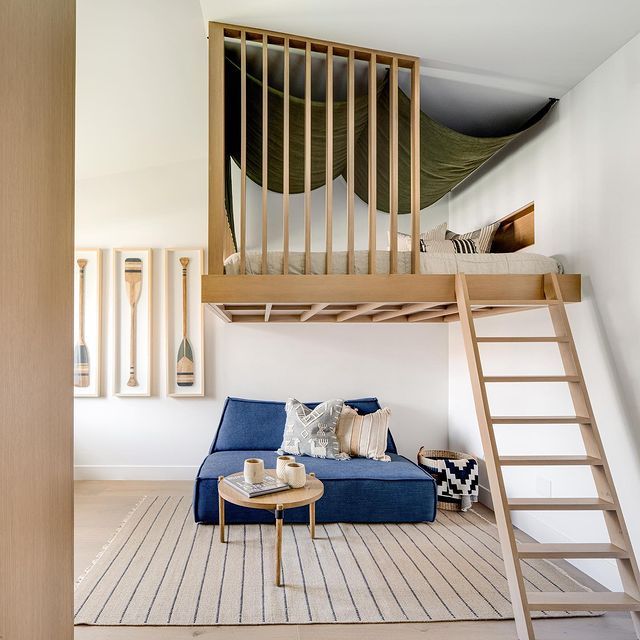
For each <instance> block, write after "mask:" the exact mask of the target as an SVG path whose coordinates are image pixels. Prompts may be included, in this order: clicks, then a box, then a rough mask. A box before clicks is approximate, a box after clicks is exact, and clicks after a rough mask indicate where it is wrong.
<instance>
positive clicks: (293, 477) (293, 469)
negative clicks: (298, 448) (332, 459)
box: [287, 462, 307, 489]
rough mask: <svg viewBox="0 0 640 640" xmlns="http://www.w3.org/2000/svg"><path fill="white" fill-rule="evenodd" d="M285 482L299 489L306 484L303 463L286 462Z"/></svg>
mask: <svg viewBox="0 0 640 640" xmlns="http://www.w3.org/2000/svg"><path fill="white" fill-rule="evenodd" d="M287 483H288V484H289V486H290V487H291V488H292V489H300V488H301V487H304V485H305V484H307V474H306V472H305V469H304V465H303V464H300V463H299V462H289V463H287Z"/></svg>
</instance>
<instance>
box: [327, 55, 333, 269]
mask: <svg viewBox="0 0 640 640" xmlns="http://www.w3.org/2000/svg"><path fill="white" fill-rule="evenodd" d="M325 108H326V110H327V116H326V117H327V125H326V128H327V133H326V136H327V137H326V157H325V162H326V167H325V174H326V177H325V181H326V183H327V186H326V191H325V217H326V220H325V224H326V230H325V238H326V239H325V242H326V253H327V267H326V272H327V274H330V273H333V47H332V46H331V45H329V46H328V47H327V88H326V107H325Z"/></svg>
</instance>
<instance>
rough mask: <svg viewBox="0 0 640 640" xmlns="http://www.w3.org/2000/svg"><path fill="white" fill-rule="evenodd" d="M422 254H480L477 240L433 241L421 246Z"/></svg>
mask: <svg viewBox="0 0 640 640" xmlns="http://www.w3.org/2000/svg"><path fill="white" fill-rule="evenodd" d="M420 251H421V252H422V253H480V251H479V250H478V245H477V243H476V241H475V240H463V239H461V238H456V239H455V240H432V241H431V242H425V243H421V244H420Z"/></svg>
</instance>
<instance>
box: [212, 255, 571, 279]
mask: <svg viewBox="0 0 640 640" xmlns="http://www.w3.org/2000/svg"><path fill="white" fill-rule="evenodd" d="M282 255H283V253H282V251H269V252H268V253H267V272H268V273H269V274H274V275H277V274H281V273H282ZM368 255H369V252H368V251H356V252H355V272H356V273H361V274H366V273H368V272H369V265H368ZM224 265H225V273H227V274H230V275H238V274H239V273H240V254H239V253H234V254H233V255H231V256H229V257H228V258H227V259H226V260H225V263H224ZM376 265H377V273H389V252H388V251H377V252H376ZM311 271H312V273H313V274H314V275H323V274H324V273H326V254H325V253H324V252H314V253H312V254H311ZM562 272H563V269H562V265H561V264H560V263H559V262H558V261H557V260H556V259H555V258H549V257H547V256H541V255H538V254H537V253H524V252H519V253H474V254H464V253H421V254H420V273H425V274H429V273H447V274H451V273H562ZM246 273H247V274H251V275H254V274H261V273H262V254H261V253H260V252H259V251H248V252H247V255H246ZM289 273H290V274H294V275H303V274H304V253H303V252H301V251H295V252H290V253H289ZM333 273H335V274H345V273H347V252H346V251H338V252H335V253H334V254H333ZM398 273H411V252H410V251H399V252H398Z"/></svg>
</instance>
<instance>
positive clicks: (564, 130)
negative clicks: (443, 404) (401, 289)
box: [449, 36, 640, 587]
mask: <svg viewBox="0 0 640 640" xmlns="http://www.w3.org/2000/svg"><path fill="white" fill-rule="evenodd" d="M638 113H640V36H637V37H636V38H635V39H633V40H632V41H630V42H629V43H628V44H627V45H625V46H624V47H623V48H622V49H621V50H620V51H618V52H617V53H616V54H614V55H613V56H612V57H611V58H610V59H609V60H607V61H606V62H605V63H604V64H602V65H601V66H600V67H599V68H598V69H596V70H595V71H594V72H593V73H592V74H591V75H589V76H588V77H587V78H586V79H585V80H584V81H583V82H581V83H580V84H579V85H577V86H576V87H575V88H574V89H573V90H571V91H570V92H569V93H567V94H566V95H565V96H564V97H563V98H562V99H561V100H560V103H559V105H558V107H557V108H556V110H555V111H554V112H553V113H552V114H551V115H550V117H549V118H548V119H547V121H546V124H544V125H542V127H541V128H539V129H537V130H536V131H534V132H532V134H531V135H528V136H526V137H525V138H524V139H523V140H522V141H521V142H519V143H517V144H516V145H514V146H511V147H509V148H508V149H507V150H506V152H505V153H503V154H501V157H499V158H496V159H495V160H494V161H492V162H491V163H490V164H489V165H488V166H487V167H486V168H485V169H484V170H482V171H480V172H478V173H477V174H476V175H475V176H474V177H473V178H472V179H470V180H468V181H467V182H466V183H465V184H464V185H463V186H461V187H460V188H458V189H457V190H456V191H455V192H454V194H453V196H452V198H451V201H450V213H451V227H452V228H454V229H469V228H473V227H474V226H475V225H479V224H481V223H485V222H488V221H491V220H494V219H495V217H496V214H497V213H504V212H507V211H511V210H514V209H516V208H518V207H520V206H521V205H523V204H525V203H527V202H529V201H531V200H535V204H536V244H535V246H534V247H532V249H533V250H534V251H536V252H539V253H544V254H548V255H553V254H557V255H559V256H561V258H562V261H563V263H564V265H565V268H566V270H567V272H579V273H582V274H583V277H584V279H583V299H584V301H583V302H582V304H578V305H574V306H571V307H570V308H569V315H570V320H571V322H572V325H573V331H574V337H575V339H576V343H577V346H578V350H579V353H580V355H581V360H582V365H583V368H584V372H585V376H586V379H587V384H588V387H589V390H590V394H591V400H592V403H593V406H594V410H595V414H596V417H597V419H598V421H599V426H600V431H601V434H602V438H603V440H604V445H605V449H606V452H607V454H608V457H609V461H610V463H611V466H612V471H613V475H614V478H615V481H616V485H617V488H618V492H619V495H620V498H621V501H622V504H623V508H624V511H625V514H626V518H627V523H628V526H629V528H630V531H631V534H632V538H633V540H634V541H635V547H636V552H640V512H639V511H638V509H637V504H638V495H637V488H638V486H639V485H640V465H639V462H640V460H639V456H638V444H639V441H640V430H639V427H638V425H639V424H640V392H639V390H640V342H639V341H638V338H637V330H638V323H639V321H640V299H639V297H638V295H637V292H638V282H640V262H639V261H638V260H637V259H636V255H637V244H638V238H640V223H639V222H638V206H637V203H638V167H639V166H640V145H638V140H640V120H639V119H638ZM545 314H546V311H540V312H530V313H528V314H521V315H510V316H505V317H504V318H499V317H496V318H488V319H483V320H481V321H479V322H478V323H477V328H478V332H479V334H486V335H490V334H493V335H509V334H520V335H527V334H529V335H531V334H533V335H536V334H539V335H542V334H544V332H545V331H547V332H548V331H550V327H549V323H548V322H547V317H548V314H546V315H547V317H545ZM543 348H544V349H545V350H546V351H547V352H548V354H549V355H545V356H538V355H536V354H540V353H541V349H543ZM516 349H521V350H520V351H519V352H516ZM525 349H526V352H525ZM556 351H557V350H556ZM498 352H500V353H498ZM552 352H553V348H552V347H549V349H547V348H546V347H540V346H527V347H522V348H520V347H514V346H508V347H504V346H495V347H483V353H485V354H486V358H485V362H486V363H487V365H486V368H487V371H488V372H490V371H494V372H496V371H500V372H505V373H508V372H509V371H517V370H519V371H523V370H527V371H528V372H530V373H535V372H545V371H546V372H550V371H558V370H559V367H560V363H559V360H558V359H557V358H552V357H551V355H550V354H551V353H552ZM449 353H450V375H449V384H450V387H449V429H450V444H451V446H452V447H454V448H461V449H465V450H471V451H476V452H479V451H480V450H481V446H480V441H479V437H478V435H477V428H476V419H475V415H474V412H473V406H472V400H471V392H470V388H469V382H468V372H467V368H466V363H465V360H464V350H463V345H462V341H461V338H460V330H459V327H458V326H453V325H452V326H451V328H450V349H449ZM522 386H523V387H525V386H527V385H522ZM529 386H530V385H529ZM535 390H538V387H536V389H534V390H533V391H535ZM531 391H532V390H531V389H526V390H520V391H518V392H517V391H515V390H514V389H513V388H512V387H511V386H509V388H508V389H504V388H503V389H501V390H499V391H498V392H496V393H495V394H494V395H493V396H492V402H494V403H495V404H494V405H493V407H494V409H493V410H494V412H495V413H496V414H500V413H502V414H505V413H506V414H509V412H511V414H513V413H516V414H518V413H526V411H527V409H528V410H529V411H530V412H532V413H534V414H547V415H557V413H554V412H557V411H560V414H559V415H562V414H563V413H572V411H571V409H570V404H569V403H568V401H567V400H568V398H567V397H565V396H563V395H562V393H561V392H560V391H559V390H558V389H548V390H547V389H545V390H544V391H543V392H542V394H536V396H535V398H542V400H538V399H534V396H533V394H531V393H530V392H531ZM570 429H571V428H569V427H538V428H536V429H533V428H530V427H500V432H499V433H500V435H499V443H500V444H501V445H502V446H503V447H504V449H503V450H504V451H505V452H507V453H515V452H523V453H528V452H536V451H541V450H542V451H544V452H546V453H570V452H571V451H572V446H573V445H575V444H576V442H575V439H574V438H571V437H570V436H569V435H568V433H569V431H570ZM573 451H574V452H575V449H573ZM549 480H550V481H551V487H550V488H551V493H552V495H554V496H563V495H569V496H571V495H573V496H575V495H577V496H580V495H589V494H587V493H584V492H585V487H586V490H589V489H590V486H589V485H590V483H591V478H590V474H589V473H588V472H586V474H585V470H579V469H576V470H566V469H564V470H562V469H555V470H553V469H539V470H537V471H525V470H511V473H510V474H509V476H508V478H507V481H508V482H507V484H508V490H509V492H510V493H511V494H513V495H521V496H523V495H529V496H536V495H544V494H545V492H546V491H548V489H549V484H548V481H549ZM485 484H486V481H485ZM591 487H592V485H591ZM591 490H592V489H591ZM547 495H548V493H547ZM591 495H593V493H592V494H591ZM516 516H517V517H516V518H515V521H516V523H517V524H518V525H519V526H521V527H522V528H523V529H525V530H526V531H528V532H529V533H531V534H532V535H534V536H535V537H537V538H538V539H540V540H545V541H550V540H555V541H563V540H578V541H589V540H592V541H593V540H595V541H598V540H600V539H602V540H605V539H606V538H605V537H604V536H605V535H606V534H605V529H604V526H603V523H602V517H601V515H600V514H575V513H574V514H560V513H553V514H552V513H546V514H535V513H529V514H526V513H519V514H516ZM580 566H581V567H582V568H586V569H587V570H589V572H591V573H592V575H594V577H596V578H597V579H599V580H601V581H602V582H603V583H604V584H606V585H607V586H610V587H616V586H617V584H618V583H617V572H616V571H615V567H614V565H613V562H612V561H591V562H582V563H580Z"/></svg>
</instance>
